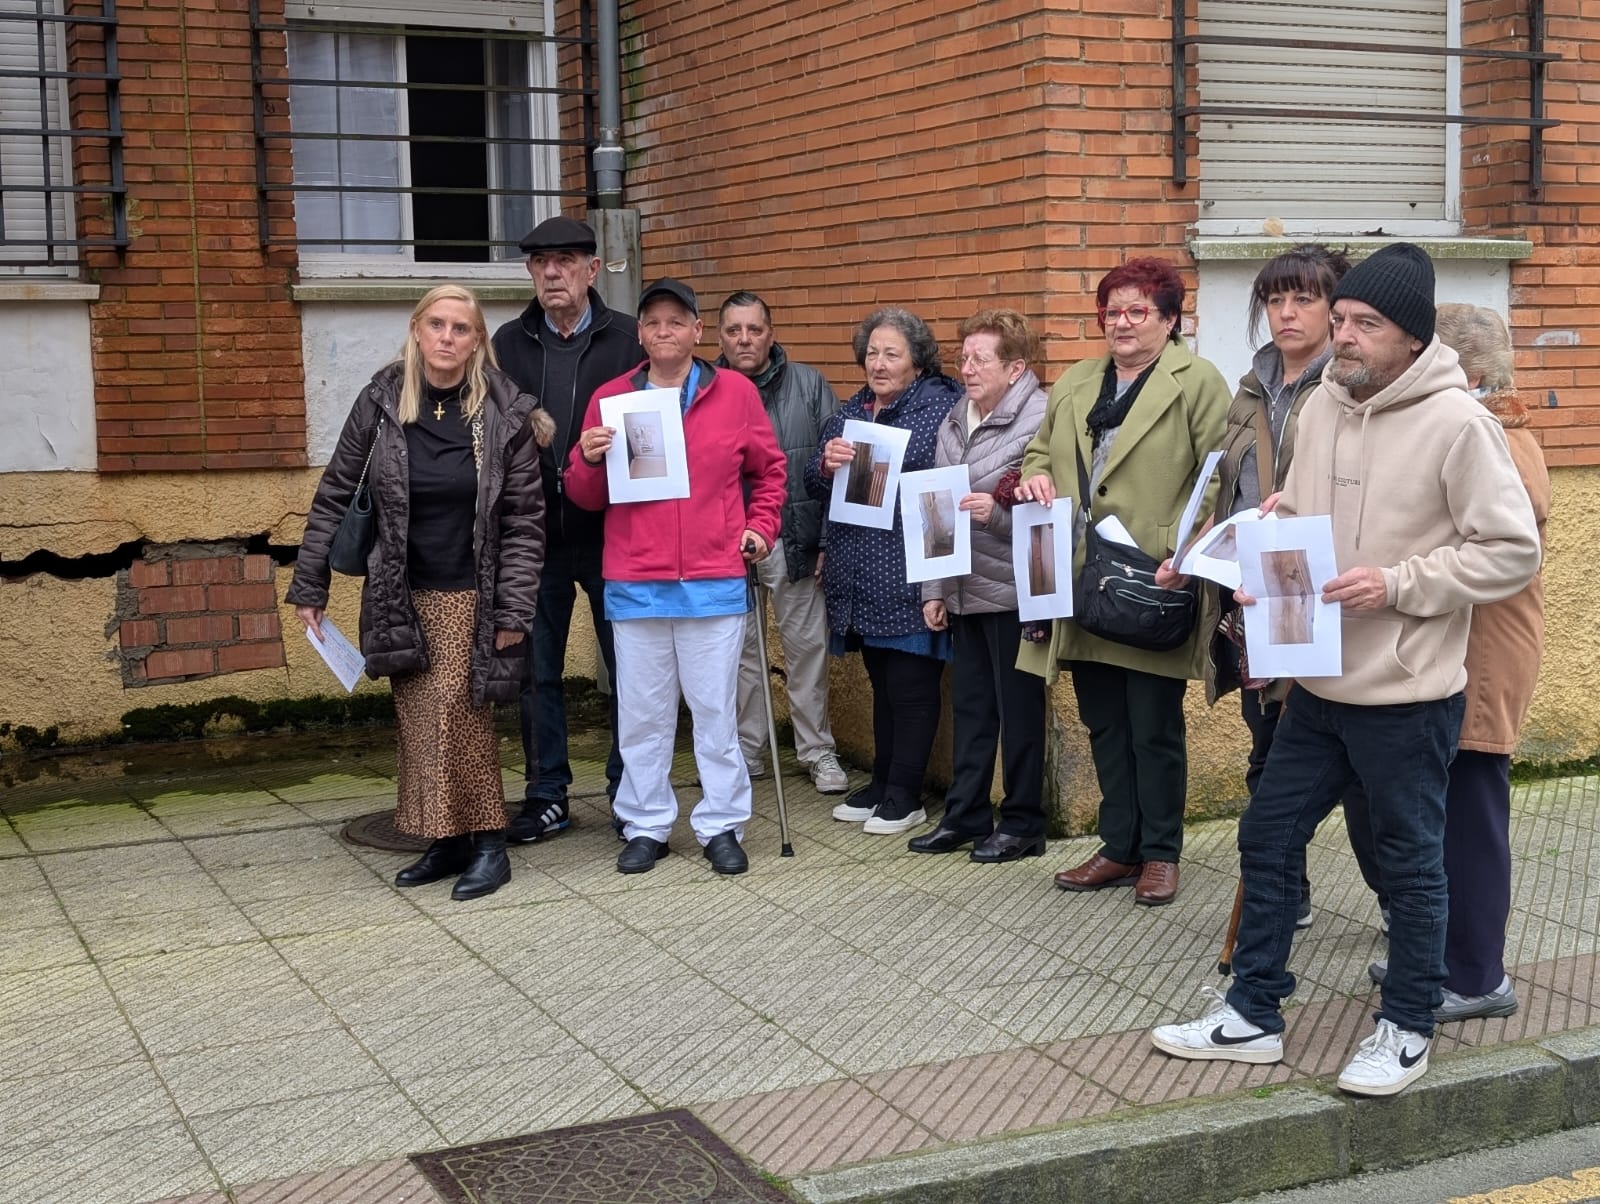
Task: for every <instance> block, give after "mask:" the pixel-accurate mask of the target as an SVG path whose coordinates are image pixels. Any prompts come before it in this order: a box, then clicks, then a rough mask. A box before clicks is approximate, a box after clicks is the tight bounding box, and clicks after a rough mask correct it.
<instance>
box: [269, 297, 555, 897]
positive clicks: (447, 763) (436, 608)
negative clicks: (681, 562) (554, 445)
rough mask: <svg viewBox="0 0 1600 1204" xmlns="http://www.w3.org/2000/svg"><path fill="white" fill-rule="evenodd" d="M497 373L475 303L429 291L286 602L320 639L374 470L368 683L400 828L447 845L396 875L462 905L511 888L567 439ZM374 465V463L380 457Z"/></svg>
mask: <svg viewBox="0 0 1600 1204" xmlns="http://www.w3.org/2000/svg"><path fill="white" fill-rule="evenodd" d="M537 404H538V403H537V402H536V401H535V400H534V398H532V397H531V396H529V395H528V394H526V393H524V392H522V391H521V390H520V389H518V387H517V385H516V383H515V382H514V381H513V380H512V379H511V378H510V377H509V376H507V375H505V373H503V372H501V371H500V370H499V368H498V367H497V366H496V362H495V356H494V350H493V348H492V347H491V346H490V345H489V339H488V333H487V331H486V330H485V329H484V322H483V311H482V309H480V308H479V306H478V300H477V298H476V297H475V296H474V295H473V294H472V293H471V292H469V291H468V290H467V289H464V288H461V287H460V286H459V285H453V284H445V285H440V286H439V287H438V288H435V289H433V290H431V291H430V292H428V293H427V294H426V295H425V296H424V297H423V298H422V300H421V301H419V302H417V306H416V308H415V309H414V310H413V311H412V313H411V324H410V329H409V330H408V331H407V335H406V341H405V344H404V347H403V348H402V350H401V354H400V357H399V359H397V360H396V361H395V362H394V363H392V364H389V365H387V366H386V367H384V368H382V369H380V370H379V371H378V373H377V375H375V376H374V377H373V378H372V381H371V383H370V384H368V385H367V387H366V388H365V389H363V390H362V391H361V395H360V396H359V397H357V398H356V403H355V405H354V406H353V407H351V410H350V416H349V418H347V419H346V420H345V424H344V429H343V430H342V431H341V432H340V434H339V442H338V444H337V445H336V446H335V448H334V450H333V455H332V457H331V458H330V459H329V461H328V466H327V468H326V469H324V470H323V474H322V480H321V482H320V483H319V484H318V486H317V492H316V496H315V497H314V498H313V499H312V502H311V512H310V514H309V515H307V517H306V531H305V536H304V538H303V539H302V541H301V545H300V553H299V556H298V557H297V559H296V560H295V568H294V578H293V580H292V581H291V582H290V584H289V590H288V593H287V594H286V596H285V597H286V601H288V602H289V603H290V604H292V605H293V606H294V608H295V614H296V616H297V617H298V618H299V619H300V621H301V622H302V623H304V624H305V625H306V626H307V627H308V628H310V630H311V633H312V635H313V636H315V637H316V638H317V639H319V640H320V639H323V638H324V636H323V634H322V619H323V614H324V611H325V608H326V607H327V605H328V587H329V580H330V574H329V566H328V554H329V549H330V547H331V545H332V542H333V536H334V532H335V531H336V530H337V529H338V527H339V522H340V520H341V519H342V518H343V517H344V514H345V511H346V510H347V509H348V508H349V506H350V501H351V498H352V497H353V495H354V494H355V491H356V486H357V483H358V481H359V480H360V478H361V475H362V471H363V466H365V471H366V477H367V485H368V487H369V488H370V490H371V497H372V505H373V510H374V514H375V520H376V524H377V540H376V542H375V543H374V545H373V548H372V553H371V555H370V556H369V557H368V560H367V576H366V581H365V583H364V584H363V586H362V589H361V652H362V655H363V656H364V657H365V658H366V670H367V675H368V676H369V677H390V678H392V680H393V691H394V709H395V719H396V727H395V744H396V750H397V754H398V755H397V769H396V774H395V777H396V780H397V785H398V796H399V797H398V804H397V806H396V808H395V826H396V827H398V828H399V829H400V831H402V832H405V833H408V834H410V835H413V836H426V837H431V838H432V840H433V843H432V844H431V845H429V846H428V849H427V851H426V852H425V853H423V855H422V857H421V858H420V859H419V860H418V861H416V862H415V863H414V864H412V865H409V866H407V867H406V868H404V869H402V870H401V871H400V872H399V873H398V874H396V875H395V885H396V886H424V885H427V884H428V883H432V882H438V881H441V880H442V879H445V878H452V877H456V876H457V875H459V878H457V881H456V884H455V886H454V888H453V889H452V890H451V892H450V897H451V898H453V899H458V900H459V899H475V898H478V897H479V896H482V895H488V894H493V893H494V892H495V891H496V890H499V889H500V887H502V886H504V885H505V884H506V883H507V882H509V881H510V880H511V863H510V860H509V858H508V857H507V856H506V840H505V822H506V814H505V790H504V787H503V785H502V782H501V778H500V758H499V751H498V746H497V742H496V739H495V731H494V722H493V714H492V707H491V705H490V704H491V703H494V702H515V701H516V700H517V697H518V695H519V693H520V692H521V689H522V675H523V666H524V664H525V662H526V659H527V658H526V657H525V655H524V654H523V649H522V648H521V647H520V645H521V643H522V641H523V639H524V638H525V637H526V635H527V633H528V630H529V629H530V628H531V626H532V625H533V612H534V606H535V602H536V600H537V598H538V595H539V573H540V570H541V568H542V567H543V563H544V491H543V490H542V489H541V488H540V486H539V454H538V446H537V445H536V444H542V443H548V442H549V441H550V438H551V436H552V435H553V434H554V424H553V423H552V422H551V420H550V417H549V415H548V414H546V413H545V412H544V411H543V410H537V409H535V406H536V405H537ZM369 457H370V459H369Z"/></svg>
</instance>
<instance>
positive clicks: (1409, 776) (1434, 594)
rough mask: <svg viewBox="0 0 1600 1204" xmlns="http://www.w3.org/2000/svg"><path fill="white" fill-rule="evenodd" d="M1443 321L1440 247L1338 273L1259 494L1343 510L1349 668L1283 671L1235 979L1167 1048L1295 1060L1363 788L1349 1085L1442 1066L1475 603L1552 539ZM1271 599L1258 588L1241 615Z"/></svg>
mask: <svg viewBox="0 0 1600 1204" xmlns="http://www.w3.org/2000/svg"><path fill="white" fill-rule="evenodd" d="M1433 323H1434V302H1433V264H1432V262H1431V261H1430V260H1429V259H1428V257H1427V255H1426V254H1425V253H1423V251H1421V250H1420V249H1419V248H1417V247H1414V246H1411V245H1410V244H1408V243H1395V244H1392V245H1390V246H1387V247H1384V248H1383V249H1382V250H1380V251H1378V252H1376V253H1375V254H1373V255H1372V256H1370V257H1369V258H1368V259H1366V260H1365V261H1364V262H1362V263H1360V264H1358V265H1357V266H1355V267H1353V268H1351V269H1350V271H1349V272H1347V273H1345V275H1344V278H1343V279H1342V280H1340V282H1339V285H1338V287H1337V288H1336V289H1335V290H1334V293H1333V359H1332V360H1331V361H1330V362H1329V363H1328V366H1327V368H1326V369H1325V370H1324V372H1323V376H1322V384H1321V385H1320V386H1319V387H1318V388H1317V390H1316V391H1315V392H1314V393H1312V395H1311V396H1310V397H1309V398H1307V399H1306V403H1305V406H1304V408H1303V409H1302V410H1301V413H1300V419H1299V426H1298V428H1297V431H1296V435H1295V455H1294V462H1293V464H1292V465H1291V466H1290V469H1289V476H1288V479H1287V480H1286V481H1285V483H1284V488H1283V492H1282V493H1281V494H1279V495H1278V496H1277V497H1275V498H1269V499H1267V501H1266V502H1264V503H1263V506H1262V508H1263V509H1272V508H1273V506H1274V504H1275V505H1276V510H1277V513H1278V514H1280V515H1285V516H1293V515H1312V514H1319V515H1320V514H1325V515H1329V516H1330V517H1331V519H1332V524H1333V545H1334V555H1335V558H1336V561H1337V564H1338V566H1339V569H1340V573H1339V575H1338V576H1337V577H1335V578H1334V579H1333V580H1331V581H1328V582H1325V583H1324V584H1323V585H1322V600H1323V601H1324V602H1330V603H1337V604H1338V605H1339V606H1340V608H1341V609H1342V611H1343V614H1344V621H1343V623H1342V625H1341V633H1340V634H1341V637H1342V641H1341V642H1342V656H1343V665H1342V669H1343V672H1342V673H1341V674H1340V675H1339V676H1337V677H1306V678H1299V679H1297V680H1296V682H1295V683H1294V685H1293V687H1292V688H1291V689H1290V693H1289V698H1288V700H1287V701H1286V702H1285V704H1284V710H1283V718H1282V720H1281V721H1280V723H1279V726H1278V730H1277V733H1276V735H1275V736H1274V738H1273V744H1272V756H1271V757H1270V758H1269V759H1268V761H1267V766H1266V770H1265V772H1264V773H1263V775H1262V778H1261V782H1260V784H1259V785H1258V786H1257V788H1256V793H1255V796H1254V798H1252V800H1251V802H1250V806H1249V808H1248V809H1247V810H1246V811H1245V813H1244V815H1243V816H1242V817H1241V818H1240V820H1239V875H1240V881H1241V883H1242V886H1243V903H1242V906H1241V909H1240V916H1239V934H1238V939H1237V942H1236V944H1235V947H1234V953H1233V975H1234V977H1233V985H1232V986H1231V987H1230V988H1229V990H1228V992H1227V995H1226V997H1225V998H1221V999H1219V1001H1218V1006H1217V1007H1215V1008H1213V1009H1212V1010H1211V1011H1210V1012H1208V1013H1207V1014H1206V1015H1204V1016H1202V1017H1200V1018H1199V1019H1196V1020H1191V1021H1188V1022H1187V1023H1182V1024H1164V1025H1161V1026H1160V1027H1158V1028H1156V1029H1154V1030H1153V1031H1152V1032H1151V1034H1150V1036H1151V1040H1152V1042H1153V1043H1154V1044H1155V1046H1156V1048H1157V1049H1160V1050H1162V1051H1163V1052H1165V1053H1168V1054H1171V1055H1172V1056H1173V1057H1177V1058H1186V1059H1199V1060H1209V1059H1217V1060H1224V1061H1235V1062H1277V1061H1280V1060H1282V1058H1283V1031H1284V1023H1283V1016H1282V1013H1281V1011H1280V1008H1281V1005H1282V1001H1283V1000H1284V999H1285V998H1287V997H1288V996H1290V995H1292V994H1293V993H1294V988H1295V979H1294V975H1293V974H1291V973H1289V970H1288V962H1289V952H1290V944H1291V941H1292V940H1293V937H1294V922H1295V914H1296V911H1297V909H1298V906H1299V902H1300V881H1301V874H1302V872H1303V871H1304V868H1305V855H1306V844H1307V842H1308V841H1310V839H1311V837H1312V834H1313V833H1314V832H1315V831H1316V828H1317V824H1318V823H1320V822H1321V820H1322V819H1323V817H1324V816H1326V815H1327V814H1328V813H1329V812H1330V811H1331V810H1332V809H1333V808H1334V807H1335V806H1336V805H1337V804H1338V801H1339V799H1340V797H1341V796H1342V795H1344V794H1345V793H1346V791H1347V790H1350V789H1353V788H1360V789H1362V790H1364V792H1365V793H1366V796H1367V799H1368V809H1367V813H1366V814H1367V824H1368V826H1369V828H1370V831H1368V832H1365V833H1353V834H1352V839H1362V838H1364V840H1365V843H1366V844H1367V845H1368V846H1370V847H1371V849H1372V857H1373V861H1374V866H1375V869H1376V871H1377V876H1378V878H1379V882H1380V885H1381V886H1382V889H1383V891H1384V893H1385V894H1386V895H1387V896H1388V899H1389V961H1388V969H1387V973H1386V974H1385V976H1384V980H1383V983H1382V986H1381V990H1382V996H1381V1003H1380V1005H1379V1007H1378V1010H1377V1012H1376V1013H1375V1015H1374V1020H1375V1021H1376V1028H1375V1030H1374V1031H1373V1033H1372V1035H1371V1036H1369V1037H1368V1038H1367V1039H1366V1040H1364V1041H1363V1042H1362V1043H1361V1045H1360V1046H1359V1047H1358V1049H1357V1050H1356V1053H1355V1056H1354V1057H1352V1058H1351V1060H1350V1062H1349V1063H1348V1064H1347V1065H1346V1066H1345V1068H1344V1072H1343V1073H1342V1074H1341V1075H1340V1076H1339V1086H1340V1087H1341V1088H1343V1089H1344V1090H1345V1091H1348V1092H1351V1093H1352V1094H1356V1095H1393V1094H1394V1093H1395V1092H1397V1091H1400V1090H1402V1089H1403V1088H1404V1087H1405V1086H1406V1084H1408V1083H1410V1082H1412V1081H1413V1080H1414V1079H1416V1078H1418V1077H1419V1076H1420V1075H1422V1074H1423V1073H1424V1072H1426V1071H1427V1069H1428V1048H1429V1044H1430V1042H1431V1040H1432V1036H1433V1026H1434V1009H1435V1008H1437V1007H1438V1006H1439V1005H1440V1003H1441V1001H1442V999H1443V989H1444V981H1445V966H1444V940H1445V907H1446V892H1445V873H1444V826H1445V789H1446V784H1447V775H1448V771H1449V766H1450V760H1451V757H1452V756H1453V755H1454V753H1455V747H1456V739H1457V735H1458V733H1459V731H1460V727H1461V717H1462V712H1463V707H1464V700H1463V696H1462V687H1463V686H1465V684H1466V677H1467V674H1466V667H1465V659H1466V650H1467V628H1468V624H1469V622H1470V620H1471V617H1472V607H1473V606H1474V605H1477V604H1479V603H1487V602H1494V601H1498V600H1499V599H1501V598H1505V597H1509V596H1510V595H1511V594H1514V593H1516V592H1517V591H1518V590H1520V589H1521V588H1522V586H1523V585H1524V584H1525V583H1526V582H1527V581H1528V580H1529V578H1531V577H1532V576H1533V574H1534V573H1535V572H1536V571H1537V570H1538V567H1539V556H1540V551H1539V535H1538V529H1537V527H1536V526H1535V524H1534V517H1533V508H1532V506H1531V504H1530V503H1529V501H1528V495H1527V491H1526V490H1524V489H1523V488H1522V484H1521V480H1520V478H1519V477H1518V475H1517V470H1516V467H1515V465H1514V464H1513V463H1512V460H1511V453H1510V451H1509V449H1508V448H1507V445H1506V438H1505V434H1504V432H1503V431H1502V430H1501V427H1500V423H1499V421H1498V420H1497V419H1496V418H1495V416H1494V415H1493V414H1491V413H1490V412H1489V411H1488V410H1487V409H1485V408H1484V407H1483V406H1481V405H1479V404H1478V402H1477V401H1476V400H1474V399H1473V397H1472V395H1471V394H1470V393H1468V392H1467V378H1466V374H1465V373H1464V372H1462V370H1461V365H1460V362H1459V361H1458V359H1457V358H1456V353H1455V352H1454V351H1452V350H1451V349H1450V348H1448V347H1446V346H1445V345H1444V344H1443V343H1441V342H1440V341H1439V340H1438V339H1436V338H1435V337H1434V332H1433ZM1237 597H1238V600H1239V602H1240V603H1241V604H1243V605H1245V606H1247V607H1248V606H1252V605H1253V603H1254V599H1253V598H1250V597H1248V596H1246V595H1244V594H1243V593H1242V592H1241V593H1240V594H1238V595H1237ZM1265 619H1266V616H1265V614H1264V613H1263V612H1262V611H1261V610H1259V609H1251V610H1249V611H1248V612H1247V617H1246V619H1245V622H1246V623H1256V622H1263V621H1265ZM1352 822H1354V821H1352Z"/></svg>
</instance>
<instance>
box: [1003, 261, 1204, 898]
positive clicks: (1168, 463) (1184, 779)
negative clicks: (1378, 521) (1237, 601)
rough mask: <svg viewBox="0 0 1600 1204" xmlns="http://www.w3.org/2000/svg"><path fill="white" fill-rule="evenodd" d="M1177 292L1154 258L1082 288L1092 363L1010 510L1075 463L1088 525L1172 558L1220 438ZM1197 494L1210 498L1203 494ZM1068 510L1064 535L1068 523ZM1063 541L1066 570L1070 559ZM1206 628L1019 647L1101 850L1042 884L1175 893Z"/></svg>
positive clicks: (1072, 382)
mask: <svg viewBox="0 0 1600 1204" xmlns="http://www.w3.org/2000/svg"><path fill="white" fill-rule="evenodd" d="M1183 298H1184V285H1183V279H1182V277H1180V276H1179V275H1178V273H1177V270H1176V269H1175V268H1174V267H1173V266H1172V265H1171V264H1170V263H1168V262H1167V261H1166V260H1164V259H1155V258H1141V259H1130V260H1129V261H1128V262H1127V263H1125V264H1123V265H1122V266H1121V267H1118V268H1113V269H1112V270H1111V271H1110V272H1108V273H1107V274H1106V276H1105V277H1104V279H1102V280H1101V281H1100V285H1099V288H1098V289H1097V290H1096V293H1095V302H1096V308H1097V311H1098V316H1099V322H1100V327H1101V329H1102V330H1103V331H1104V332H1105V338H1106V344H1107V354H1106V355H1103V356H1100V357H1098V358H1095V359H1089V360H1083V361H1081V362H1079V363H1077V364H1075V365H1073V366H1072V367H1071V368H1069V369H1067V371H1066V372H1065V373H1064V374H1063V375H1062V377H1061V379H1060V380H1058V381H1057V382H1056V385H1055V388H1054V389H1052V390H1051V391H1050V400H1049V402H1048V403H1047V406H1046V409H1045V418H1044V423H1043V425H1041V426H1040V428H1039V433H1038V435H1036V436H1035V437H1034V440H1033V442H1032V443H1030V444H1029V445H1028V450H1027V454H1026V455H1025V456H1024V457H1023V462H1022V482H1021V484H1019V485H1018V486H1017V491H1016V496H1017V499H1018V500H1019V501H1037V502H1042V503H1044V504H1045V505H1049V504H1050V503H1051V502H1053V501H1054V500H1055V499H1056V497H1057V496H1058V495H1070V496H1073V497H1076V495H1077V493H1078V492H1079V487H1078V471H1077V462H1078V456H1079V455H1081V456H1082V457H1083V462H1084V465H1085V468H1086V470H1087V472H1088V475H1089V488H1090V497H1089V498H1087V499H1081V498H1079V499H1077V502H1078V504H1079V505H1082V504H1083V503H1085V502H1087V503H1088V506H1087V510H1088V517H1087V520H1086V521H1088V522H1093V523H1099V522H1100V521H1101V520H1103V519H1105V518H1107V517H1108V516H1113V515H1114V516H1116V517H1117V518H1118V519H1120V520H1121V522H1122V525H1123V526H1124V527H1125V528H1126V529H1127V531H1128V533H1129V535H1131V537H1132V538H1133V540H1134V542H1135V543H1137V544H1138V545H1139V547H1140V548H1141V549H1143V550H1144V551H1145V552H1146V553H1147V554H1148V555H1151V556H1154V557H1156V558H1158V559H1160V558H1162V557H1165V556H1168V555H1170V554H1171V553H1172V551H1173V548H1172V541H1173V538H1174V533H1175V528H1176V527H1177V524H1178V518H1179V515H1180V514H1181V512H1182V510H1183V507H1184V504H1185V502H1186V501H1187V500H1188V496H1189V493H1190V491H1191V490H1192V489H1193V488H1194V484H1195V479H1196V477H1197V476H1198V475H1199V469H1200V462H1201V461H1202V460H1203V459H1204V458H1205V456H1206V454H1207V453H1208V452H1211V451H1213V450H1215V449H1216V448H1217V447H1218V446H1219V445H1220V444H1221V442H1222V435H1223V432H1224V430H1225V429H1226V426H1227V412H1228V401H1229V396H1228V387H1227V385H1226V383H1224V381H1223V379H1222V375H1221V374H1220V373H1219V372H1218V371H1217V370H1216V368H1215V367H1213V366H1212V365H1211V364H1210V363H1209V362H1207V361H1206V360H1203V359H1201V358H1200V357H1199V356H1197V355H1194V354H1193V353H1192V352H1190V350H1189V348H1188V346H1187V345H1186V344H1185V343H1184V341H1183V338H1182V336H1181V335H1180V334H1179V331H1178V325H1179V320H1180V317H1181V314H1182V310H1183ZM1215 488H1216V487H1215V486H1214V485H1213V486H1212V487H1211V489H1212V493H1211V499H1208V500H1214V498H1215ZM1084 521H1085V520H1084V518H1083V511H1082V510H1080V511H1078V514H1077V525H1076V526H1075V530H1081V527H1082V524H1083V522H1084ZM1081 548H1082V540H1081V538H1080V539H1075V540H1074V548H1073V563H1074V570H1075V571H1076V569H1077V568H1078V567H1081V565H1082V553H1081ZM1209 636H1210V633H1209V632H1205V631H1202V630H1201V629H1200V628H1199V626H1198V625H1197V626H1196V629H1195V631H1194V632H1193V633H1191V635H1190V637H1189V639H1188V641H1187V642H1185V643H1184V644H1182V645H1180V646H1179V647H1177V648H1175V649H1173V650H1171V651H1169V652H1149V651H1145V650H1143V649H1139V648H1134V647H1131V646H1128V645H1125V644H1118V643H1113V642H1111V641H1108V640H1103V639H1099V638H1097V637H1095V636H1092V635H1089V634H1088V633H1087V632H1084V631H1083V630H1081V629H1080V628H1079V627H1078V626H1077V625H1076V624H1075V623H1074V622H1073V621H1072V620H1070V619H1059V620H1057V621H1056V623H1055V630H1054V634H1053V637H1052V639H1051V641H1050V643H1048V644H1029V643H1025V644H1024V645H1023V648H1022V651H1021V653H1020V655H1019V660H1018V664H1019V665H1021V666H1022V667H1024V668H1029V669H1032V670H1033V671H1035V672H1037V673H1039V674H1041V675H1043V676H1045V677H1046V678H1047V679H1048V680H1053V679H1054V678H1055V676H1056V674H1057V672H1058V671H1059V666H1061V665H1066V666H1067V667H1068V669H1069V670H1070V672H1071V674H1072V685H1073V691H1074V693H1075V694H1076V695H1077V699H1078V715H1079V717H1080V718H1081V719H1082V721H1083V724H1084V726H1085V727H1087V728H1088V729H1089V747H1090V752H1091V753H1092V755H1093V757H1094V765H1095V776H1096V777H1097V778H1098V780H1099V785H1100V795H1101V801H1100V840H1101V848H1100V851H1099V852H1097V853H1095V854H1094V855H1093V856H1092V857H1090V858H1089V859H1088V860H1087V861H1085V862H1084V863H1083V864H1082V865H1078V866H1075V867H1074V868H1072V869H1070V870H1066V871H1064V872H1062V873H1059V874H1057V875H1056V876H1055V882H1056V885H1057V886H1059V887H1060V888H1061V889H1062V890H1072V891H1084V890H1101V889H1103V888H1105V887H1111V886H1127V885H1130V884H1132V885H1133V886H1134V902H1136V903H1141V904H1144V905H1146V906H1159V905H1161V904H1165V903H1170V902H1172V899H1173V897H1174V896H1175V895H1176V894H1177V890H1178V856H1179V853H1180V852H1181V851H1182V848H1183V808H1184V798H1185V795H1186V791H1187V783H1188V762H1187V756H1186V749H1185V743H1184V739H1185V737H1184V719H1183V695H1184V691H1185V690H1186V689H1187V687H1188V683H1189V680H1190V679H1191V678H1193V679H1198V678H1200V677H1202V676H1203V671H1204V664H1205V658H1206V651H1207V644H1208V642H1209Z"/></svg>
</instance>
